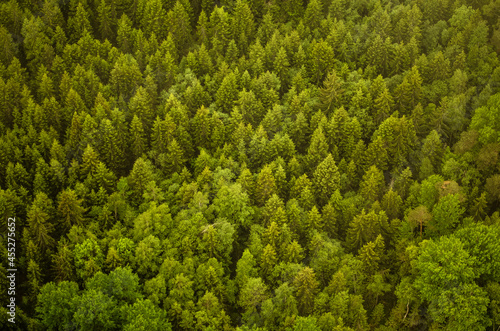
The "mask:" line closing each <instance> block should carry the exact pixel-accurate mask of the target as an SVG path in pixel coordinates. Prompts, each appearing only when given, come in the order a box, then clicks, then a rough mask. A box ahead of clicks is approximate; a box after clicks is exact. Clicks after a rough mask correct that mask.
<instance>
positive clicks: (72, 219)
mask: <svg viewBox="0 0 500 331" xmlns="http://www.w3.org/2000/svg"><path fill="white" fill-rule="evenodd" d="M58 201H59V202H58V207H57V211H58V212H59V217H60V218H61V220H60V222H61V223H62V225H63V227H64V229H65V230H69V229H70V228H71V227H72V226H73V225H77V226H82V225H83V222H84V213H85V211H86V210H85V208H83V207H82V202H83V200H82V199H78V197H77V195H76V193H75V191H73V190H64V191H62V192H61V194H60V195H59V198H58Z"/></svg>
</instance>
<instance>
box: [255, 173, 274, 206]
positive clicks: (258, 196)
mask: <svg viewBox="0 0 500 331" xmlns="http://www.w3.org/2000/svg"><path fill="white" fill-rule="evenodd" d="M275 193H276V181H275V179H274V176H273V173H272V171H271V167H270V166H269V165H265V166H264V167H263V168H262V170H261V171H260V173H259V175H258V177H257V183H256V187H255V201H256V203H257V205H259V206H263V205H264V204H265V202H266V201H267V200H268V199H269V198H270V197H271V196H272V195H273V194H275Z"/></svg>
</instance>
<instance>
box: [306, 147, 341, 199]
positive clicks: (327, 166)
mask: <svg viewBox="0 0 500 331" xmlns="http://www.w3.org/2000/svg"><path fill="white" fill-rule="evenodd" d="M339 184H340V174H339V171H338V168H337V165H336V164H335V161H334V160H333V157H332V155H331V154H328V156H327V157H326V158H325V159H324V160H323V161H322V162H321V163H320V164H319V165H318V167H317V168H316V170H315V171H314V176H313V185H314V190H315V196H316V199H317V201H318V203H319V205H320V206H324V205H325V204H326V203H327V202H328V200H329V199H330V196H331V195H332V194H333V192H335V191H336V190H337V189H338V188H339Z"/></svg>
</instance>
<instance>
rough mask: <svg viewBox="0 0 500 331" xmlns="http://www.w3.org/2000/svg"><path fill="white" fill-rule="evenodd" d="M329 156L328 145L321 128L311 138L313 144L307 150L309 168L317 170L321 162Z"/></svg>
mask: <svg viewBox="0 0 500 331" xmlns="http://www.w3.org/2000/svg"><path fill="white" fill-rule="evenodd" d="M327 155H328V143H327V142H326V138H325V135H324V133H323V128H322V127H321V126H320V127H318V128H317V129H316V130H314V133H313V135H312V137H311V143H310V145H309V148H308V149H307V161H308V164H309V167H311V168H313V169H314V168H316V166H317V165H318V163H319V162H321V160H324V159H325V158H326V157H327Z"/></svg>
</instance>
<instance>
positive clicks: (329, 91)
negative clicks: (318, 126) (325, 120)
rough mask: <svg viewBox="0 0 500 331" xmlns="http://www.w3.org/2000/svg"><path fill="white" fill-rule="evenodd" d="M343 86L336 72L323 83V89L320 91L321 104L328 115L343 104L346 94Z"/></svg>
mask: <svg viewBox="0 0 500 331" xmlns="http://www.w3.org/2000/svg"><path fill="white" fill-rule="evenodd" d="M342 85H343V81H342V80H341V79H340V78H339V77H338V76H337V73H336V71H335V70H332V71H330V72H329V73H328V75H327V77H326V79H325V81H324V82H323V88H322V89H320V93H321V94H320V98H321V102H322V105H323V109H325V112H326V113H327V114H329V113H330V112H332V111H333V109H335V108H336V107H337V106H338V105H340V104H341V101H342V100H343V93H344V89H343V88H342Z"/></svg>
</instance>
